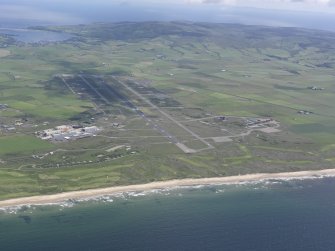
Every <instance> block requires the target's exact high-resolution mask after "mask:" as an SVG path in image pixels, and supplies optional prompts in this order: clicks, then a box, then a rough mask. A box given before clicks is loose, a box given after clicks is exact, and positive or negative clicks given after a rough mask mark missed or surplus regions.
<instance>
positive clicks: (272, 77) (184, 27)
mask: <svg viewBox="0 0 335 251" xmlns="http://www.w3.org/2000/svg"><path fill="white" fill-rule="evenodd" d="M46 29H50V30H62V31H66V32H70V33H72V34H74V35H75V36H76V39H73V40H72V41H67V42H59V43H50V44H45V45H32V44H26V45H24V46H16V45H15V44H13V45H10V46H9V48H6V49H0V57H1V62H0V104H6V105H8V108H6V109H0V116H1V121H0V130H1V134H0V160H1V162H0V184H1V185H0V199H4V198H9V197H19V196H26V195H34V194H45V193H56V192H61V191H71V190H80V189H87V188H97V187H106V186H113V185H121V184H134V183H143V182H150V181H154V180H167V179H172V178H186V177H213V176H225V175H234V174H244V173H255V172H281V171H293V170H303V169H321V168H325V167H327V168H329V167H332V166H331V165H333V164H334V160H333V156H334V154H335V147H334V142H335V129H334V128H335V102H334V99H335V75H334V68H335V64H334V61H335V34H334V33H327V32H321V31H309V30H302V29H295V28H268V27H258V26H243V25H224V24H203V23H202V24H200V23H199V24H188V23H176V22H172V23H150V22H148V23H121V24H92V25H86V26H66V27H48V28H46ZM59 74H70V75H69V76H70V77H65V79H66V81H67V84H68V86H67V85H66V84H64V83H63V82H62V81H61V80H60V79H59V78H57V77H55V76H56V75H57V76H58V75H59ZM79 74H82V75H83V76H84V77H85V76H86V77H85V78H86V80H87V81H88V82H89V85H91V87H90V86H89V85H87V84H85V83H84V82H83V81H82V80H80V79H79V77H78V75H79ZM92 75H100V76H101V77H100V78H101V79H100V78H98V77H94V76H93V77H92ZM71 76H73V77H71ZM89 76H90V77H89ZM111 76H113V77H114V78H112V77H111ZM78 79H79V80H78ZM115 79H116V80H117V81H120V83H121V84H120V83H118V82H117V81H116V80H115ZM104 81H105V82H104ZM122 83H123V84H124V85H122ZM69 86H70V87H71V88H72V90H71V89H69ZM92 86H93V89H92ZM313 86H315V87H318V88H319V89H320V90H312V89H311V88H310V87H313ZM126 87H128V88H126ZM94 88H95V89H94ZM97 92H98V93H97ZM101 96H102V97H101ZM103 98H104V99H105V100H103ZM135 107H136V108H137V110H136V109H135ZM139 111H141V112H143V115H144V119H143V117H141V113H139ZM299 111H307V112H308V113H307V114H304V113H301V112H300V113H299ZM222 115H224V116H227V117H229V119H228V120H227V121H224V122H223V121H218V120H215V119H213V117H215V116H222ZM170 117H171V118H173V120H171V118H170ZM246 117H247V118H272V119H274V120H276V121H278V122H279V123H280V127H279V129H280V132H277V133H273V134H271V133H265V132H262V131H249V132H248V129H247V128H246V127H245V125H244V124H243V123H244V121H245V120H246V119H247V118H246ZM174 120H175V121H174ZM64 124H67V125H69V124H84V125H96V126H98V127H100V128H102V130H101V132H99V134H98V136H97V137H91V138H85V139H80V140H77V141H68V142H49V141H42V140H40V139H38V138H37V137H36V136H35V132H36V131H38V130H44V129H48V128H52V127H55V126H58V125H64ZM113 124H117V125H118V126H113ZM184 127H186V130H185V128H184ZM13 128H14V129H13ZM187 129H189V130H190V131H191V132H192V133H193V134H192V133H190V131H188V130H187ZM162 132H164V133H162ZM169 135H172V136H170V137H169ZM234 135H235V136H234ZM229 136H234V137H232V138H231V140H230V141H229V142H228V141H223V142H222V143H220V142H215V141H214V140H213V138H219V137H229ZM177 141H178V142H179V143H182V144H183V145H184V146H186V147H188V148H191V149H194V150H195V153H193V154H187V153H185V152H183V151H182V148H178V147H177V146H176V144H175V143H176V142H177ZM206 144H208V145H209V146H210V147H208V149H207V148H206V147H207V146H206ZM118 145H125V146H127V147H129V148H131V150H129V151H127V150H125V149H120V150H118V151H115V152H110V153H109V152H106V149H110V148H113V147H115V146H118ZM50 151H53V152H54V154H53V155H46V156H44V155H45V154H46V153H48V152H50ZM32 155H39V156H42V158H37V159H36V158H33V157H32ZM43 156H44V157H43Z"/></svg>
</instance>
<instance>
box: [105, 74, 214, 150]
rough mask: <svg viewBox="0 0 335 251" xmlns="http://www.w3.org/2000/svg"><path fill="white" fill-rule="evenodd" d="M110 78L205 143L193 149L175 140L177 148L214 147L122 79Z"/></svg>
mask: <svg viewBox="0 0 335 251" xmlns="http://www.w3.org/2000/svg"><path fill="white" fill-rule="evenodd" d="M111 78H112V79H113V80H114V81H116V82H117V83H119V84H120V85H122V86H123V87H124V88H125V89H127V90H128V91H130V92H131V93H133V94H134V95H135V96H137V97H138V98H140V99H141V100H143V101H144V102H145V103H147V104H148V105H149V106H151V108H153V109H155V110H157V111H158V112H160V113H161V114H162V115H163V116H165V117H166V118H167V119H169V120H170V121H172V122H173V123H175V124H176V125H177V126H179V127H180V128H182V129H184V130H185V131H187V132H188V133H189V134H191V135H192V136H193V137H194V138H196V139H197V140H199V141H201V142H202V143H203V144H205V145H206V146H207V147H206V148H203V149H200V150H194V149H190V148H188V147H187V146H185V145H184V144H182V143H181V142H176V144H178V145H177V146H178V147H179V148H181V149H182V150H183V151H184V152H185V149H188V150H187V153H190V152H198V151H203V150H207V149H214V146H212V145H211V144H210V143H208V142H207V141H206V140H205V139H203V138H201V137H200V136H199V135H197V134H196V133H195V132H193V131H192V130H190V129H189V128H187V127H186V126H185V125H183V124H182V123H180V122H179V121H177V120H176V119H174V118H173V117H172V116H171V115H170V114H168V113H166V112H165V111H163V110H162V109H160V108H159V107H158V106H156V105H155V104H153V103H152V102H151V101H150V100H148V99H147V98H146V97H144V96H143V95H142V94H140V93H138V92H137V91H135V90H134V89H133V88H131V87H130V86H128V85H126V84H125V83H123V82H122V81H119V80H117V79H116V78H115V77H113V76H111ZM135 83H136V82H135ZM181 146H182V147H181Z"/></svg>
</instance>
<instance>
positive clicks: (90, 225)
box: [0, 178, 335, 251]
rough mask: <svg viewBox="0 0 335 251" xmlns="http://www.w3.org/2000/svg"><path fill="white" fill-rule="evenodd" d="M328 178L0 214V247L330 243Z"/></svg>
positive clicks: (331, 183) (333, 200)
mask: <svg viewBox="0 0 335 251" xmlns="http://www.w3.org/2000/svg"><path fill="white" fill-rule="evenodd" d="M334 236H335V179H332V178H324V179H315V180H305V181H280V182H266V183H259V184H243V185H230V186H227V185H225V186H216V187H215V186H209V187H197V188H184V189H177V190H170V191H167V190H166V191H155V192H151V193H148V194H146V195H144V194H141V193H140V194H123V195H122V196H118V197H115V196H114V197H109V198H104V199H102V200H100V201H99V200H95V201H86V202H80V203H74V204H73V203H68V206H67V207H64V206H63V207H62V206H59V205H58V206H56V205H54V206H39V207H32V208H23V209H20V210H18V211H16V213H13V212H12V213H9V212H8V211H7V212H2V213H0V250H2V251H4V250H27V251H28V250H225V251H228V250H234V251H236V250H248V251H249V250H271V251H272V250H274V251H276V250H278V251H279V250H280V251H282V250H292V251H293V250H294V251H299V250H304V251H306V250H327V251H329V250H335V238H334Z"/></svg>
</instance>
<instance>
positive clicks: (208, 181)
mask: <svg viewBox="0 0 335 251" xmlns="http://www.w3.org/2000/svg"><path fill="white" fill-rule="evenodd" d="M322 177H335V169H324V170H315V171H313V170H312V171H299V172H283V173H258V174H246V175H238V176H227V177H216V178H199V179H180V180H169V181H157V182H152V183H146V184H138V185H128V186H116V187H108V188H98V189H89V190H82V191H74V192H64V193H59V194H52V195H38V196H32V197H23V198H16V199H8V200H3V201H0V208H10V207H17V206H24V205H45V204H53V203H61V202H65V201H67V200H70V199H73V200H80V199H88V198H94V197H100V196H105V195H113V194H117V193H127V192H143V191H150V190H155V189H166V188H173V187H187V186H197V185H229V184H238V183H242V182H243V183H244V182H262V181H266V180H271V179H278V180H287V179H313V178H322Z"/></svg>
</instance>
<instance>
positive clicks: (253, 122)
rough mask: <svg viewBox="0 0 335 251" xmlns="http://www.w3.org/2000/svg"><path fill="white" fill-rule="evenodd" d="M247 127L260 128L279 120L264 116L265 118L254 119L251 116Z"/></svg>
mask: <svg viewBox="0 0 335 251" xmlns="http://www.w3.org/2000/svg"><path fill="white" fill-rule="evenodd" d="M246 122H247V127H249V128H258V127H262V126H267V125H270V124H276V123H277V122H276V121H275V120H273V119H267V118H264V119H257V118H256V119H253V118H250V119H247V121H246Z"/></svg>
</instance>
